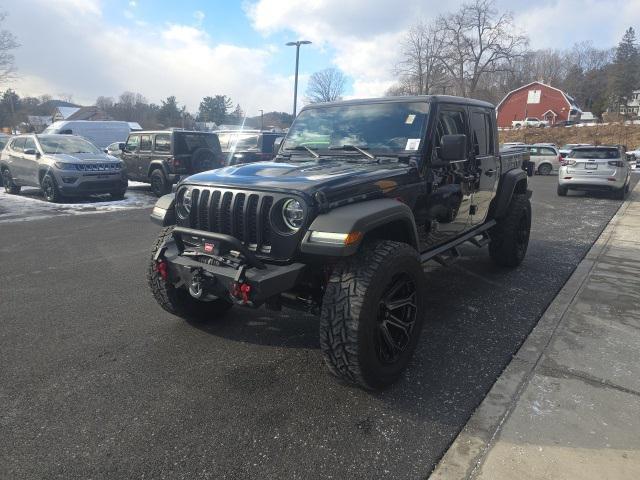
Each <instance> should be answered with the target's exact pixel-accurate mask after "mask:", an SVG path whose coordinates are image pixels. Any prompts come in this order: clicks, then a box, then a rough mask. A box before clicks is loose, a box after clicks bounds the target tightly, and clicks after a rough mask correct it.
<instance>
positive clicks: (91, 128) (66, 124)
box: [42, 120, 130, 148]
mask: <svg viewBox="0 0 640 480" xmlns="http://www.w3.org/2000/svg"><path fill="white" fill-rule="evenodd" d="M129 131H130V127H129V123H128V122H118V121H115V120H104V121H102V120H62V121H58V122H54V123H52V124H51V125H49V126H48V127H47V128H46V129H45V130H44V132H42V133H43V134H55V133H59V134H64V135H79V136H81V137H84V138H86V139H87V140H89V141H90V142H91V143H93V144H94V145H95V146H96V147H98V148H105V147H106V146H107V145H109V144H111V143H113V142H124V141H125V140H126V139H127V135H129Z"/></svg>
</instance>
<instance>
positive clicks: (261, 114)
mask: <svg viewBox="0 0 640 480" xmlns="http://www.w3.org/2000/svg"><path fill="white" fill-rule="evenodd" d="M260 130H264V110H262V109H261V110H260Z"/></svg>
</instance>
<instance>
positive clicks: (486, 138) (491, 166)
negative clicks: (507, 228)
mask: <svg viewBox="0 0 640 480" xmlns="http://www.w3.org/2000/svg"><path fill="white" fill-rule="evenodd" d="M469 112H470V116H471V117H470V120H471V121H470V127H471V128H470V133H471V153H472V157H473V159H472V163H473V166H472V169H473V170H475V172H474V173H475V178H476V180H475V186H474V189H473V190H474V192H473V194H472V197H471V205H472V208H471V214H472V215H471V224H472V225H481V224H482V223H484V221H485V219H486V218H487V213H488V212H489V206H490V205H491V200H492V199H493V197H494V194H495V193H494V192H495V190H496V188H497V186H498V179H499V178H500V172H499V171H498V168H499V167H498V164H499V162H498V159H497V157H496V152H495V148H496V147H495V139H494V131H495V123H494V122H495V120H494V118H495V117H494V116H493V115H492V114H491V111H490V110H486V109H482V108H471V109H470V110H469Z"/></svg>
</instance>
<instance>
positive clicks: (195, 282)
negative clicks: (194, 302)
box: [189, 272, 203, 298]
mask: <svg viewBox="0 0 640 480" xmlns="http://www.w3.org/2000/svg"><path fill="white" fill-rule="evenodd" d="M202 280H203V279H202V277H201V276H200V273H198V272H196V273H195V274H193V276H192V277H191V285H189V293H190V294H191V296H192V297H193V298H200V297H202V293H203V289H202Z"/></svg>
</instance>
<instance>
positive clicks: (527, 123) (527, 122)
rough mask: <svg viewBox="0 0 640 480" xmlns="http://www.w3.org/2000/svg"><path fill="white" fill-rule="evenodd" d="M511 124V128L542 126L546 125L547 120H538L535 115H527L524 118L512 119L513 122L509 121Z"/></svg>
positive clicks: (547, 124) (547, 123)
mask: <svg viewBox="0 0 640 480" xmlns="http://www.w3.org/2000/svg"><path fill="white" fill-rule="evenodd" d="M511 126H512V127H513V128H522V127H525V128H526V127H536V128H542V127H548V126H549V122H547V121H546V120H540V119H539V118H537V117H527V118H525V119H524V120H514V121H513V122H511Z"/></svg>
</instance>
